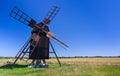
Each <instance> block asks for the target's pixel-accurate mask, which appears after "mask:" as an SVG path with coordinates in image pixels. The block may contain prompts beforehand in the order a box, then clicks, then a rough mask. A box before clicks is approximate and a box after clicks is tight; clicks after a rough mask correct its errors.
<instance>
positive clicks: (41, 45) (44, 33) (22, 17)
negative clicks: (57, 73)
mask: <svg viewBox="0 0 120 76" xmlns="http://www.w3.org/2000/svg"><path fill="white" fill-rule="evenodd" d="M59 10H60V8H59V7H57V6H53V7H52V8H51V9H50V11H49V12H48V13H47V15H46V16H45V18H44V19H43V21H42V22H40V23H38V24H37V23H36V21H35V20H34V19H32V18H31V17H30V16H28V15H27V14H26V13H24V12H23V11H21V10H20V9H18V8H17V7H16V6H15V7H14V8H13V9H12V11H11V13H10V16H11V17H13V18H14V19H16V20H18V21H20V22H22V23H23V24H26V25H28V26H30V27H31V28H32V32H31V37H30V38H29V39H28V40H27V42H26V43H25V44H24V45H23V47H22V48H21V49H20V51H19V52H18V53H17V55H16V56H15V58H16V59H15V61H14V63H13V64H15V63H16V62H17V60H18V59H22V58H23V57H25V56H26V55H28V59H32V60H33V61H34V60H41V59H43V60H44V59H49V54H50V53H54V54H55V57H56V58H57V61H58V63H59V64H60V66H61V63H60V61H59V58H58V56H57V54H56V52H55V49H54V47H53V45H52V43H51V42H50V39H52V40H53V41H55V42H56V43H58V44H59V45H60V46H62V47H63V48H68V47H69V46H68V45H67V44H66V43H65V42H63V41H62V40H60V39H59V38H57V37H55V36H54V35H53V33H52V32H50V31H49V28H48V26H47V25H48V24H50V22H51V21H52V20H53V18H54V17H55V16H56V14H57V13H58V12H59ZM49 46H50V47H51V48H52V52H50V51H49ZM44 61H45V60H44Z"/></svg>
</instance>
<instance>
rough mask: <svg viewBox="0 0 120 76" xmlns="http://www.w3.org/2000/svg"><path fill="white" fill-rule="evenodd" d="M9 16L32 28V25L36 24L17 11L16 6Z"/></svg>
mask: <svg viewBox="0 0 120 76" xmlns="http://www.w3.org/2000/svg"><path fill="white" fill-rule="evenodd" d="M10 16H11V17H13V18H14V19H16V20H18V21H20V22H22V23H23V24H26V25H29V26H31V27H33V26H32V25H34V24H36V21H35V20H33V19H32V18H31V17H30V16H28V15H27V14H25V13H24V12H23V11H21V10H20V9H18V8H17V7H16V6H15V7H14V8H13V9H12V11H11V13H10Z"/></svg>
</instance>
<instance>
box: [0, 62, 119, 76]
mask: <svg viewBox="0 0 120 76" xmlns="http://www.w3.org/2000/svg"><path fill="white" fill-rule="evenodd" d="M0 76H120V66H117V65H111V66H110V65H91V64H80V63H79V64H62V66H61V67H60V66H59V65H58V64H50V65H49V67H48V68H28V67H27V65H25V64H22V65H15V66H13V67H11V66H9V65H3V66H1V67H0Z"/></svg>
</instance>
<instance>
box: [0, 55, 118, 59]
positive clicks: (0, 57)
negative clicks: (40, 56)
mask: <svg viewBox="0 0 120 76" xmlns="http://www.w3.org/2000/svg"><path fill="white" fill-rule="evenodd" d="M2 58H4V59H9V58H15V57H2V56H0V59H2ZM24 58H27V57H24ZM50 58H56V57H50ZM59 58H120V56H73V57H71V56H68V57H66V56H61V57H59Z"/></svg>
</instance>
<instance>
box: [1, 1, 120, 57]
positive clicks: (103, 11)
mask: <svg viewBox="0 0 120 76" xmlns="http://www.w3.org/2000/svg"><path fill="white" fill-rule="evenodd" d="M54 5H57V6H59V7H60V8H61V10H60V12H59V13H58V14H57V16H56V17H55V18H54V19H53V21H52V22H51V24H50V25H48V26H49V28H50V30H51V32H53V33H54V34H56V35H57V36H58V37H60V38H62V39H63V40H65V41H66V42H67V43H69V45H70V48H69V49H68V50H64V49H62V48H61V47H59V46H57V45H56V44H55V43H54V46H55V49H56V52H57V54H58V56H98V55H99V56H118V55H120V0H0V56H15V55H16V53H17V52H18V51H19V49H20V48H21V47H22V45H23V44H24V43H25V42H26V40H27V39H28V38H29V37H30V32H31V28H30V27H28V26H26V25H24V24H22V23H20V22H18V21H17V20H14V19H13V18H11V17H10V16H9V13H10V11H11V10H12V8H13V7H14V6H17V7H18V8H19V9H21V10H22V11H24V12H25V13H27V14H28V15H29V16H30V17H32V18H33V19H35V20H36V21H37V22H38V23H39V22H40V21H42V19H43V18H44V16H45V15H46V13H47V12H48V11H49V9H50V8H51V7H52V6H54Z"/></svg>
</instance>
